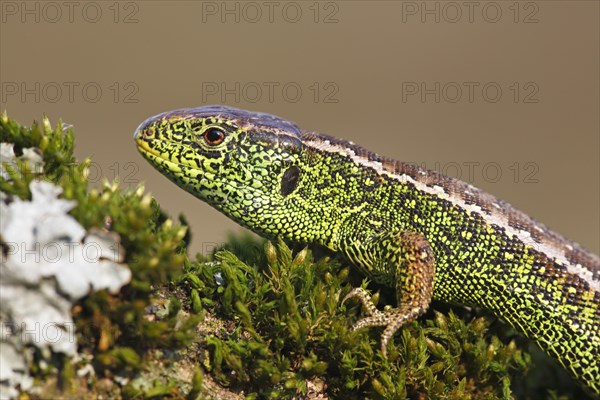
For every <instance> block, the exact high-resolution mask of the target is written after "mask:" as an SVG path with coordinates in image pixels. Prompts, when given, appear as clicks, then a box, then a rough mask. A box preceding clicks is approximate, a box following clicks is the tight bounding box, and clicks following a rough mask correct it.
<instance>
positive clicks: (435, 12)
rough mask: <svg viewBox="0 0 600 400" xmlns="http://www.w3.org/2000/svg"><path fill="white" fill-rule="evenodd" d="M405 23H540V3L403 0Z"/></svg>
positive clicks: (402, 15)
mask: <svg viewBox="0 0 600 400" xmlns="http://www.w3.org/2000/svg"><path fill="white" fill-rule="evenodd" d="M401 19H402V22H403V23H422V24H427V23H435V24H439V23H448V24H456V23H469V24H475V23H486V24H496V23H499V22H504V21H508V22H512V23H515V24H537V23H539V22H540V5H539V3H538V2H534V1H403V2H402V14H401Z"/></svg>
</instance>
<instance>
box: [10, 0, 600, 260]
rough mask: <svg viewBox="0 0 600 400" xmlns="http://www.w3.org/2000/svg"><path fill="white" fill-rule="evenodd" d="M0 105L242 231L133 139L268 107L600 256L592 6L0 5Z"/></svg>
mask: <svg viewBox="0 0 600 400" xmlns="http://www.w3.org/2000/svg"><path fill="white" fill-rule="evenodd" d="M0 5H1V11H2V15H1V18H2V23H1V32H0V33H1V39H0V46H1V54H0V59H1V61H0V72H1V76H0V81H1V96H0V97H1V98H0V101H1V104H0V106H1V108H2V109H3V110H4V109H5V110H7V111H8V114H9V116H11V117H13V118H16V119H17V120H19V121H20V122H21V123H24V124H29V123H31V121H32V120H34V119H39V118H40V117H41V116H42V115H43V114H47V115H48V116H49V117H50V118H51V120H52V121H54V122H55V121H56V120H57V119H58V118H59V117H62V118H63V119H64V120H65V121H66V122H68V123H71V124H73V125H74V126H75V132H76V135H77V136H76V145H77V149H76V154H77V156H78V158H80V159H83V158H84V157H86V156H92V157H93V160H94V161H95V164H94V166H95V168H94V170H93V171H92V172H93V175H94V176H93V179H94V180H95V181H99V179H100V176H102V177H106V178H109V179H112V178H114V177H115V176H118V177H119V179H120V180H121V181H122V182H123V183H124V184H125V185H133V186H135V185H137V184H139V183H141V182H145V184H146V188H147V189H148V190H149V191H151V192H152V193H153V194H154V195H155V196H156V197H157V198H158V200H159V201H160V202H161V204H162V205H163V207H164V208H165V209H166V210H167V211H168V212H169V213H170V214H171V215H172V216H174V217H176V216H177V215H178V214H179V213H185V214H186V215H187V217H188V219H189V221H190V223H191V226H192V232H193V247H192V250H193V251H199V252H210V251H211V250H212V248H213V247H214V246H216V245H218V244H219V243H221V242H222V241H223V240H224V238H225V234H226V232H228V231H234V230H241V228H239V227H238V226H237V225H235V224H234V223H233V222H231V221H229V220H228V219H227V218H226V217H224V216H222V215H220V214H219V213H218V212H217V211H215V210H213V209H211V208H210V207H209V206H207V205H206V204H204V203H202V202H200V201H199V200H196V199H195V198H193V197H192V196H191V195H189V194H187V193H185V192H184V191H183V190H180V189H178V188H176V187H175V186H174V185H173V184H171V183H170V182H168V181H167V179H166V178H164V177H162V176H161V175H160V174H159V173H158V172H156V171H154V170H153V169H152V168H151V167H150V165H148V164H147V163H146V162H145V161H144V160H143V159H142V158H141V156H140V155H139V154H137V151H136V148H135V145H134V142H133V140H132V133H133V131H134V130H135V128H136V127H137V126H138V124H139V123H140V122H141V121H143V120H144V119H145V118H147V117H149V116H152V115H154V114H157V113H159V112H162V111H167V110H170V109H174V108H180V107H190V106H199V105H204V104H214V103H225V104H229V105H231V106H236V107H241V108H248V109H252V110H260V111H265V112H270V113H273V114H276V115H280V116H283V117H286V118H288V119H290V120H293V121H296V122H297V123H298V124H299V125H300V126H301V127H303V128H305V129H312V130H316V131H320V132H323V133H328V134H331V135H335V136H340V137H343V138H346V139H349V140H353V141H355V142H357V143H359V144H362V145H363V146H364V147H366V148H368V149H370V150H373V151H376V152H378V153H381V154H384V155H387V156H391V157H394V158H397V159H400V160H405V161H413V162H416V163H419V164H422V165H424V166H426V167H428V168H431V169H437V170H441V171H442V172H444V173H446V174H450V175H454V176H460V177H462V179H463V180H467V181H469V182H471V183H473V184H475V185H476V186H479V187H481V188H482V189H484V190H486V191H489V192H491V193H493V194H494V195H496V196H498V197H501V198H503V199H505V200H507V201H509V202H510V203H512V204H513V205H515V206H517V207H518V208H520V209H522V210H524V211H526V212H527V213H529V214H530V215H532V216H533V217H535V218H536V219H538V220H540V221H543V222H544V223H546V224H547V225H548V226H550V227H551V228H553V229H554V230H556V231H558V232H560V233H562V234H563V235H566V236H567V237H570V238H572V239H574V240H576V241H578V242H579V243H581V244H582V245H584V246H585V247H587V248H589V249H591V250H592V251H594V252H596V253H598V252H599V251H600V233H599V226H600V183H599V175H600V126H599V109H600V103H599V92H600V82H599V70H600V65H599V57H600V54H599V47H600V43H599V41H600V39H599V37H600V31H599V14H600V3H599V2H597V1H570V2H568V1H532V2H514V1H491V2H488V1H481V2H480V1H473V2H462V1H459V2H453V1H448V2H439V1H427V2H422V1H416V2H413V1H403V2H401V1H397V2H394V1H323V2H316V1H281V2H280V1H272V2H262V1H258V2H240V1H228V2H222V1H216V2H214V1H205V2H193V1H179V2H177V1H175V2H170V1H123V2H119V3H116V2H112V1H106V2H104V1H95V2H94V1H92V2H85V1H81V2H80V1H74V2H46V1H44V2H41V1H2V2H0Z"/></svg>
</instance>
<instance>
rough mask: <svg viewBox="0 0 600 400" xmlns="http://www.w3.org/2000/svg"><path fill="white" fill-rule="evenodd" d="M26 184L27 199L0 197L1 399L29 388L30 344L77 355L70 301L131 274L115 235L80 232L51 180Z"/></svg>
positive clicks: (69, 205) (118, 282)
mask: <svg viewBox="0 0 600 400" xmlns="http://www.w3.org/2000/svg"><path fill="white" fill-rule="evenodd" d="M7 148H8V147H5V146H3V147H2V151H3V152H6V153H7V154H8V153H9V152H10V151H8V150H6V149H7ZM10 150H11V151H12V148H10ZM13 154H14V153H13ZM24 155H25V154H24ZM3 161H4V159H3ZM30 190H31V194H32V199H31V201H24V200H20V199H18V198H14V199H12V201H10V202H8V197H7V196H2V199H0V237H1V239H2V246H3V252H2V255H1V257H2V258H1V260H0V261H1V262H0V328H1V329H2V332H1V335H0V346H1V347H0V349H1V352H0V353H1V359H0V364H1V368H0V398H11V397H15V396H16V395H17V394H18V390H19V389H20V390H27V389H29V388H30V387H31V384H32V380H31V377H30V376H29V374H28V368H27V366H28V359H27V354H28V352H27V349H31V348H32V346H34V347H37V348H38V349H40V350H41V351H42V354H49V352H50V351H52V352H59V353H64V354H67V355H69V356H73V355H76V354H77V341H76V337H75V331H74V323H73V320H72V318H71V313H70V311H71V308H72V306H73V304H74V303H75V301H77V300H78V299H80V298H82V297H83V296H85V295H87V294H89V293H91V292H93V291H97V290H102V289H107V290H109V291H110V292H112V293H116V292H118V291H119V290H120V289H121V287H122V286H123V285H125V284H127V283H128V282H129V281H130V279H131V271H130V270H129V268H128V267H127V265H125V264H123V263H122V262H123V257H124V254H123V249H122V247H121V245H120V244H119V238H118V236H117V235H115V234H108V233H106V232H103V231H100V230H95V231H90V232H89V233H86V231H85V229H84V228H83V227H82V226H81V225H80V224H79V223H78V222H77V220H75V219H74V218H73V217H72V216H70V215H69V214H68V212H69V211H70V210H71V209H72V208H73V207H74V206H75V205H76V204H75V202H74V201H68V200H64V199H60V198H58V196H59V195H60V193H61V189H60V188H59V187H57V186H55V185H53V184H52V183H49V182H44V181H32V182H31V184H30Z"/></svg>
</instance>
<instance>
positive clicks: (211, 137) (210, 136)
mask: <svg viewBox="0 0 600 400" xmlns="http://www.w3.org/2000/svg"><path fill="white" fill-rule="evenodd" d="M223 140H225V132H223V131H222V130H221V129H218V128H210V129H208V130H207V131H206V132H204V141H205V142H206V144H208V145H210V146H216V145H219V144H221V143H223Z"/></svg>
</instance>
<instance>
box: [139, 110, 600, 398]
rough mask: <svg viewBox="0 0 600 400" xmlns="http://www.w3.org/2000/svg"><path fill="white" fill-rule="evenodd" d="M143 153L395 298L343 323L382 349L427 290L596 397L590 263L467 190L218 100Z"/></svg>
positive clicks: (162, 118)
mask: <svg viewBox="0 0 600 400" xmlns="http://www.w3.org/2000/svg"><path fill="white" fill-rule="evenodd" d="M135 138H136V141H137V145H138V148H139V150H140V152H141V153H142V154H143V155H144V157H145V158H146V159H147V160H148V161H149V162H150V163H151V164H152V165H153V166H154V167H155V168H156V169H158V170H159V171H160V172H162V173H163V174H164V175H165V176H166V177H168V178H169V179H170V180H172V181H173V182H174V183H176V184H177V185H179V186H180V187H182V188H183V189H185V190H186V191H188V192H190V193H192V194H193V195H195V196H197V197H198V198H200V199H202V200H204V201H206V202H207V203H209V204H210V205H212V206H213V207H215V208H217V209H218V210H220V211H221V212H223V213H224V214H225V215H227V216H228V217H230V218H232V219H233V220H235V221H236V222H238V223H240V224H241V225H244V226H246V227H248V228H249V229H251V230H253V231H255V232H256V233H258V234H260V235H262V236H265V237H267V238H275V237H282V238H284V239H287V240H290V241H294V242H299V243H318V244H320V245H323V246H325V247H327V248H329V249H331V250H333V251H336V252H340V253H342V254H344V255H345V257H346V258H347V259H348V260H349V261H350V262H352V263H353V264H354V265H356V266H357V267H358V268H359V269H360V270H361V271H362V272H363V273H364V274H366V275H367V276H368V277H370V278H371V279H372V280H373V281H375V282H377V283H380V284H383V285H387V286H391V287H395V288H396V292H397V297H398V307H397V308H392V309H386V310H384V311H380V310H378V309H377V308H376V307H375V306H374V305H373V302H372V301H371V299H370V297H369V295H368V294H367V293H366V292H365V291H364V290H362V289H354V290H353V291H351V293H350V294H349V295H348V296H347V298H350V297H356V298H358V300H360V301H361V302H362V303H363V305H364V307H365V309H366V313H367V315H366V316H365V317H364V318H363V319H361V320H360V321H359V322H358V323H357V324H356V325H355V329H358V328H362V327H369V326H385V330H384V333H383V335H382V352H383V354H384V355H385V350H386V345H387V343H388V341H389V340H390V339H391V338H392V337H393V334H394V333H395V332H396V330H397V329H398V328H400V327H401V326H402V325H404V324H406V323H408V322H410V321H413V320H414V319H415V318H417V317H418V316H419V315H420V314H422V313H423V312H424V311H425V310H426V309H427V307H428V306H429V303H430V301H431V300H432V299H437V300H442V301H446V302H451V303H457V304H464V305H476V306H481V307H484V308H486V309H488V310H490V311H492V312H493V313H494V314H495V315H497V316H498V317H500V318H502V319H503V320H505V321H507V322H508V323H509V324H511V325H512V326H513V327H515V328H516V329H518V330H520V331H521V332H523V333H524V334H525V335H526V336H527V337H529V338H531V339H533V340H535V341H536V342H537V343H538V344H539V345H540V346H541V348H542V349H543V350H544V351H545V352H546V353H548V354H549V355H551V356H552V357H554V358H556V359H557V360H558V361H559V362H560V363H561V364H562V365H563V366H564V367H565V369H567V370H568V371H570V372H571V373H572V374H573V375H574V376H575V377H576V378H577V379H578V380H579V381H581V382H582V383H583V384H584V385H586V386H587V387H588V388H590V389H591V390H592V391H593V392H595V393H600V259H599V258H598V256H596V255H594V254H592V253H590V252H588V251H586V250H584V249H582V248H581V247H580V246H579V245H577V244H576V243H573V242H571V241H569V240H567V239H565V238H563V237H562V236H560V235H558V234H556V233H554V232H552V231H550V230H549V229H548V228H546V227H545V226H544V225H542V224H540V223H538V222H536V221H534V220H533V219H531V218H530V217H528V216H527V215H526V214H524V213H521V212H520V211H518V210H516V209H514V208H513V207H511V206H510V205H508V204H507V203H505V202H502V201H501V200H498V199H496V198H495V197H493V196H491V195H489V194H487V193H484V192H482V191H480V190H478V189H477V188H474V187H473V186H471V185H468V184H466V183H464V182H461V181H459V180H456V179H453V178H449V177H446V176H443V175H440V174H438V173H435V172H432V171H428V170H424V169H421V168H419V167H417V166H415V165H412V164H408V163H402V162H398V161H394V160H390V159H387V158H384V157H381V156H378V155H376V154H373V153H370V152H368V151H366V150H364V149H362V148H360V147H358V146H356V145H355V144H353V143H350V142H346V141H343V140H340V139H336V138H332V137H328V136H325V135H320V134H317V133H313V132H306V131H301V130H300V129H299V128H298V127H297V126H296V125H295V124H293V123H291V122H289V121H286V120H283V119H280V118H278V117H275V116H272V115H268V114H262V113H253V112H248V111H244V110H238V109H234V108H228V107H222V106H207V107H200V108H194V109H182V110H175V111H171V112H167V113H163V114H160V115H157V116H155V117H153V118H150V119H148V120H146V121H145V122H143V123H142V124H141V125H140V127H139V128H138V129H137V131H136V134H135Z"/></svg>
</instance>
